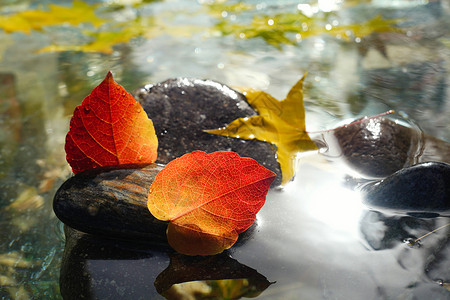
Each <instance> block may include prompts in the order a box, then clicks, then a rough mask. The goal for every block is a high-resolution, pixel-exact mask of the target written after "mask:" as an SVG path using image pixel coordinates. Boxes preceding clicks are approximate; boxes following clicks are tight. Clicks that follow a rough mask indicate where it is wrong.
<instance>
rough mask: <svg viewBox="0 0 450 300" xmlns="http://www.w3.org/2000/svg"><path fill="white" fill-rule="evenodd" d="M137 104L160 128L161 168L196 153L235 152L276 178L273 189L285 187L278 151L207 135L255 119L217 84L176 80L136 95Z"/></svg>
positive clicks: (241, 100) (244, 104) (238, 97)
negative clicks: (227, 126) (245, 120)
mask: <svg viewBox="0 0 450 300" xmlns="http://www.w3.org/2000/svg"><path fill="white" fill-rule="evenodd" d="M136 99H137V100H138V101H139V102H140V103H141V104H142V106H143V108H144V110H145V111H146V112H147V115H148V117H149V118H150V119H152V121H153V124H154V126H155V131H156V135H157V137H158V143H159V144H158V159H157V162H160V163H163V164H167V163H168V162H170V161H171V160H173V159H175V158H177V157H180V156H182V155H183V154H186V153H188V152H192V151H194V150H202V151H204V152H206V153H211V152H215V151H233V152H236V153H238V154H239V155H240V156H242V157H251V158H253V159H255V160H256V161H257V162H258V163H260V164H261V165H263V166H264V167H266V168H268V169H269V170H271V171H273V172H275V173H276V174H277V178H276V179H275V180H274V182H273V183H272V186H276V185H279V184H280V183H281V171H280V166H279V164H278V162H277V160H276V157H275V154H276V151H275V149H274V146H272V145H271V144H269V143H264V142H260V141H257V140H243V139H236V138H230V137H224V136H219V135H213V134H209V133H206V132H204V131H203V130H207V129H217V128H222V127H225V126H226V125H228V124H229V123H231V122H232V121H234V120H235V119H238V118H245V117H251V116H254V115H256V112H255V111H254V110H253V109H252V108H251V107H250V105H249V104H248V103H247V101H246V98H245V96H244V95H242V94H240V93H238V92H236V91H235V90H233V89H231V88H229V87H228V86H226V85H223V84H221V83H218V82H215V81H212V80H200V79H192V78H175V79H168V80H166V81H164V82H161V83H157V84H155V85H148V86H146V87H144V88H143V89H141V90H140V91H138V92H137V93H136Z"/></svg>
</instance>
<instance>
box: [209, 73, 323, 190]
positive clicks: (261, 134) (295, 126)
mask: <svg viewBox="0 0 450 300" xmlns="http://www.w3.org/2000/svg"><path fill="white" fill-rule="evenodd" d="M304 78H305V77H303V78H302V79H300V80H299V81H298V82H297V83H296V84H295V85H294V86H293V87H292V88H291V90H290V91H289V93H288V95H287V97H286V99H284V100H282V101H278V100H277V99H275V98H274V97H272V96H271V95H269V94H267V93H265V92H262V91H258V90H254V89H243V90H242V91H243V93H244V95H245V96H246V97H247V101H248V103H249V104H250V105H251V106H252V107H253V108H254V109H255V110H256V111H257V112H258V116H253V117H250V118H239V119H236V120H234V121H233V122H231V123H230V124H228V125H227V126H226V127H225V128H220V129H215V130H205V131H206V132H209V133H212V134H218V135H223V136H229V137H234V138H242V139H249V140H251V139H257V140H260V141H264V142H269V143H272V144H274V145H276V146H277V160H278V162H279V164H280V168H281V172H282V174H283V180H282V183H283V184H286V183H287V182H289V181H290V180H291V179H292V177H293V176H294V174H295V165H294V164H295V157H296V155H297V154H298V153H299V152H304V151H309V150H317V146H316V144H314V142H313V141H312V140H311V139H310V137H309V135H308V133H307V132H306V129H305V108H304V105H303V80H304Z"/></svg>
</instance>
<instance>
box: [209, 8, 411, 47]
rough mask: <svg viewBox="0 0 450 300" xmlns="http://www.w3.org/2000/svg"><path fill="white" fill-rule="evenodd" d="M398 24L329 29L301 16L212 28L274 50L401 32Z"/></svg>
mask: <svg viewBox="0 0 450 300" xmlns="http://www.w3.org/2000/svg"><path fill="white" fill-rule="evenodd" d="M399 21H400V20H398V19H392V20H386V19H383V18H382V17H381V16H376V17H374V18H372V19H370V20H368V21H367V22H365V23H362V24H361V23H357V24H348V25H337V26H332V25H331V24H329V22H328V21H327V20H325V19H324V18H323V17H322V16H313V17H307V16H305V15H304V14H302V13H301V12H298V13H279V14H275V15H259V14H256V15H254V16H253V19H252V21H251V23H250V24H244V23H236V22H231V21H229V20H228V19H223V20H221V21H220V22H219V23H217V24H216V25H215V30H218V31H219V32H221V34H222V35H235V36H236V37H238V38H240V39H253V38H262V39H263V40H264V41H266V42H267V43H268V44H270V45H272V46H274V47H275V48H277V49H280V50H281V48H282V45H297V43H298V41H299V40H302V39H305V38H308V37H312V36H318V35H322V34H326V35H331V36H334V37H336V38H341V39H345V40H350V38H351V37H359V38H363V37H366V36H369V35H371V34H372V33H380V32H403V31H402V30H401V29H400V28H397V27H395V26H394V25H395V24H397V23H398V22H399Z"/></svg>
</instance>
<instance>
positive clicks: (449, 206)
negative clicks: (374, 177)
mask: <svg viewBox="0 0 450 300" xmlns="http://www.w3.org/2000/svg"><path fill="white" fill-rule="evenodd" d="M363 193H364V199H365V202H366V203H367V204H368V205H369V206H375V207H381V208H388V209H393V210H403V211H406V212H442V213H444V214H445V213H448V212H450V165H449V164H447V163H443V162H426V163H421V164H417V165H414V166H412V167H409V168H404V169H402V170H400V171H397V172H395V173H394V174H392V175H391V176H388V177H386V178H385V179H383V180H381V181H379V182H376V183H373V184H370V185H367V186H365V188H364V189H363Z"/></svg>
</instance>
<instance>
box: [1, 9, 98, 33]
mask: <svg viewBox="0 0 450 300" xmlns="http://www.w3.org/2000/svg"><path fill="white" fill-rule="evenodd" d="M97 6H98V5H90V4H87V3H85V2H84V1H74V2H73V6H72V7H68V6H63V5H57V4H49V10H41V9H37V10H27V11H23V12H19V13H16V14H12V15H9V16H0V28H2V29H3V30H4V31H6V32H24V33H30V32H31V30H42V29H43V28H44V27H46V26H54V25H63V24H70V25H74V26H77V25H79V24H82V23H90V24H92V25H94V26H96V27H98V26H100V25H101V24H103V23H104V22H105V20H104V19H102V18H99V17H97V15H96V14H95V9H96V8H97Z"/></svg>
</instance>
